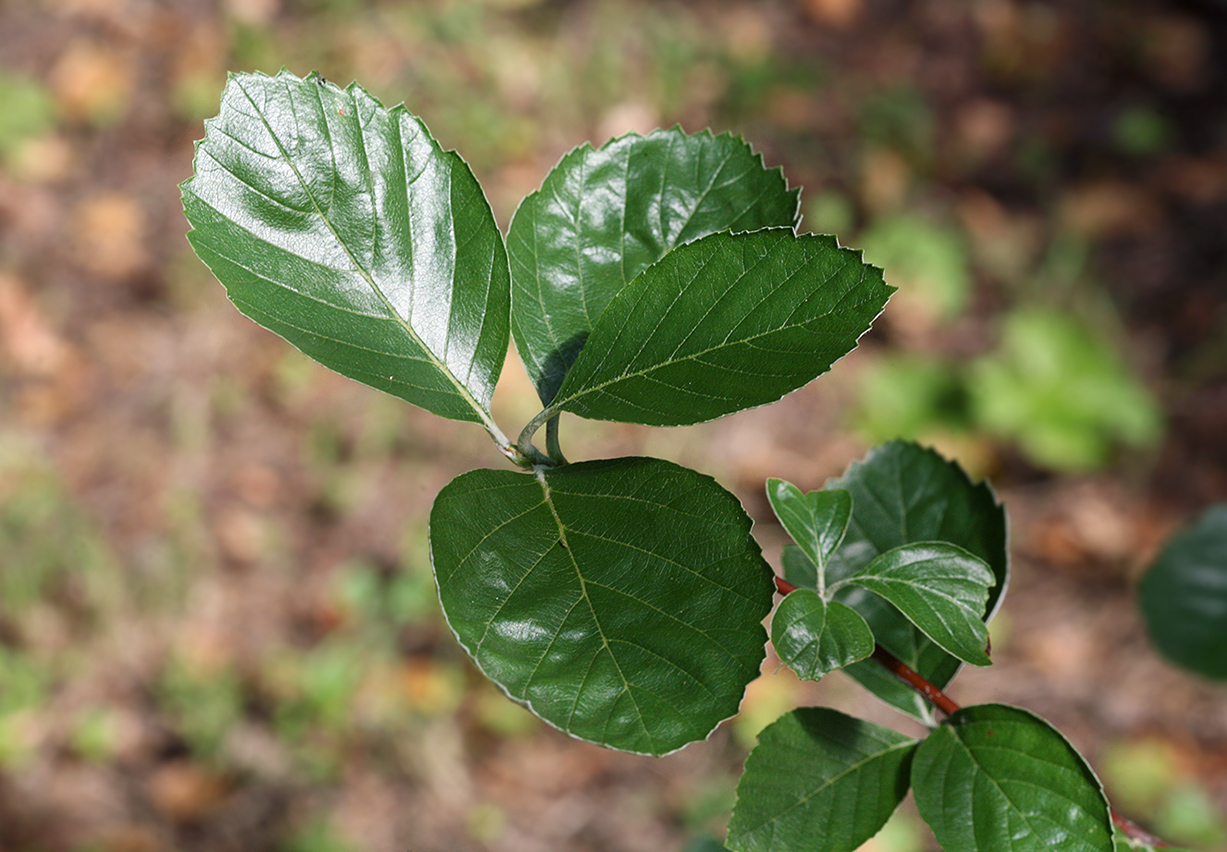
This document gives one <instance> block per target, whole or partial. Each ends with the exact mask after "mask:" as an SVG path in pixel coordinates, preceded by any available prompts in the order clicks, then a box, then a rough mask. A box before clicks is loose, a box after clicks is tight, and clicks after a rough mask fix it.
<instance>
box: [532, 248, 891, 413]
mask: <svg viewBox="0 0 1227 852" xmlns="http://www.w3.org/2000/svg"><path fill="white" fill-rule="evenodd" d="M891 289H892V288H890V287H889V286H887V285H886V284H885V283H884V282H883V281H882V271H881V270H880V269H877V268H876V267H873V266H869V265H867V264H865V263H863V262H862V261H861V256H860V253H859V252H855V251H852V250H851V249H846V248H840V247H839V245H838V244H837V243H836V242H835V238H834V237H822V236H816V235H814V234H805V235H803V236H796V235H795V234H793V233H792V231H790V230H787V229H783V228H776V229H772V230H765V231H755V232H753V233H746V234H723V233H722V234H713V235H711V236H708V237H703V238H702V239H699V240H696V241H695V242H692V243H688V244H687V245H684V246H681V247H680V248H676V249H674V250H673V251H671V252H670V253H669V254H667V255H665V256H664V257H663V258H662V259H661V260H659V261H657V262H656V263H655V264H654V265H652V266H650V267H648V268H647V269H645V270H644V271H643V273H641V274H640V275H639V276H638V277H637V278H635V279H634V280H633V281H632V282H631V283H630V284H628V285H626V286H625V287H624V288H622V290H621V291H619V292H618V294H617V295H616V296H614V297H613V299H612V300H611V301H610V303H609V307H607V308H606V309H605V313H604V314H602V316H601V319H600V321H599V322H598V323H597V324H596V326H595V327H594V328H593V330H592V335H591V336H590V337H589V338H588V343H587V345H586V346H585V348H584V349H583V351H582V352H580V355H579V357H578V358H577V359H576V361H575V365H574V366H573V367H572V368H571V371H570V372H569V373H568V374H567V377H566V380H565V381H564V382H563V385H562V387H561V388H560V389H559V391H558V396H557V397H556V398H555V400H554V402H553V405H552V406H551V408H552V409H553V410H562V411H570V412H572V413H574V414H579V415H580V416H583V417H589V418H592V419H596V420H617V421H622V422H627V423H643V424H647V425H652V426H683V425H687V424H691V423H700V422H702V421H705V420H712V419H714V418H716V417H720V416H723V415H725V414H731V413H733V412H735V411H741V410H742V409H746V408H752V407H754V406H757V405H764V404H766V403H769V402H774V401H776V400H777V399H779V398H780V397H782V396H784V395H785V394H787V393H789V392H791V391H794V390H796V389H797V388H799V387H801V386H802V385H804V384H806V383H808V382H810V381H811V380H813V379H814V378H816V377H817V376H819V375H821V374H822V373H824V372H826V370H827V369H828V368H829V367H830V366H831V364H832V363H833V362H835V361H836V360H837V359H839V358H841V357H843V356H844V355H846V354H847V353H848V352H850V351H852V349H853V348H854V347H855V346H856V341H857V338H859V337H860V336H861V335H862V334H863V333H864V332H865V331H866V330H867V329H868V328H869V324H870V323H871V322H872V321H873V319H874V317H876V316H877V315H878V314H879V313H881V311H882V307H883V306H884V305H885V304H886V299H887V297H888V296H889V295H890V292H891Z"/></svg>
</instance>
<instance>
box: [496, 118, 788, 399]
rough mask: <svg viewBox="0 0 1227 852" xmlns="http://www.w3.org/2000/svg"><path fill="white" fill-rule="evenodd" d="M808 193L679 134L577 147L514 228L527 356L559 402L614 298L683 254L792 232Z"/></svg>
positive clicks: (732, 146)
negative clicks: (724, 235)
mask: <svg viewBox="0 0 1227 852" xmlns="http://www.w3.org/2000/svg"><path fill="white" fill-rule="evenodd" d="M797 207H798V190H796V189H789V188H788V185H787V183H786V182H785V180H784V176H783V173H782V172H781V171H780V169H778V168H776V169H767V168H766V167H765V166H764V165H763V160H762V157H761V156H760V155H758V154H755V153H754V152H753V151H752V150H751V148H750V146H749V145H747V144H746V143H745V142H744V141H742V140H741V139H739V138H736V137H734V136H730V135H728V134H722V135H720V136H713V135H712V134H711V133H710V132H706V131H705V132H703V133H698V134H695V135H687V134H686V133H684V132H683V131H682V130H681V129H680V128H676V127H675V128H673V129H671V130H657V131H655V132H653V133H651V134H649V135H647V136H639V135H636V134H630V135H627V136H623V137H621V138H619V139H613V140H611V141H609V142H607V143H606V144H605V145H604V146H602V147H601V148H600V149H593V148H592V147H591V146H589V145H583V146H581V147H579V148H576V149H575V150H573V151H571V152H570V153H569V154H567V155H566V156H565V157H563V158H562V161H561V162H559V163H558V165H557V166H555V167H554V169H553V170H552V171H551V172H550V173H549V175H547V176H546V178H545V181H544V183H542V185H541V188H540V189H539V190H537V191H536V192H534V193H532V194H531V195H529V196H528V197H527V198H525V199H524V201H523V202H522V203H521V204H520V207H519V209H518V210H516V213H515V216H514V217H513V218H512V220H511V227H510V229H509V230H508V233H507V248H508V253H509V256H510V259H511V273H512V282H513V295H512V301H513V303H514V305H515V308H514V311H513V316H512V328H513V333H514V335H515V341H516V349H517V350H518V351H519V353H520V357H521V358H522V359H523V361H524V365H525V367H526V368H527V369H528V374H529V376H530V377H531V378H532V380H533V384H534V385H536V387H537V393H538V394H539V395H540V397H541V400H542V403H543V404H545V405H548V404H549V403H550V402H552V401H553V399H554V395H555V394H556V393H557V391H558V388H559V387H560V386H561V384H562V380H563V378H564V377H565V375H566V372H567V370H568V369H569V368H570V367H571V365H572V364H573V363H574V362H575V358H576V356H577V355H578V354H579V351H580V349H582V348H583V346H584V343H585V341H586V340H587V338H588V335H589V334H590V333H591V332H592V329H593V328H594V327H595V326H596V323H597V321H598V320H599V319H600V318H601V314H602V313H604V311H605V307H606V306H607V305H608V304H609V301H610V299H612V298H613V297H614V295H615V294H617V293H618V291H619V290H621V289H622V288H623V287H624V286H626V284H627V283H628V282H630V281H631V280H632V279H633V278H634V277H635V276H636V275H638V274H639V273H640V272H642V271H643V270H644V269H645V268H646V267H648V266H650V265H651V264H653V263H655V262H656V261H657V260H659V259H660V258H662V257H664V256H665V254H667V253H668V252H669V251H671V250H672V249H674V248H676V247H677V246H680V245H683V244H685V243H688V242H691V241H692V240H696V239H698V238H699V237H704V236H707V235H708V234H714V233H717V232H719V231H756V230H759V229H760V228H778V227H783V228H793V227H795V226H796V224H797Z"/></svg>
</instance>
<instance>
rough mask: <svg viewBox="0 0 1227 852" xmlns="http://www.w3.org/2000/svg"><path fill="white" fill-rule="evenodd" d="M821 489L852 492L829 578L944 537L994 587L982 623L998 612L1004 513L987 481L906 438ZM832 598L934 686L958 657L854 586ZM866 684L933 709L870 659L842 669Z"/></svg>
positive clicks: (900, 703) (911, 706)
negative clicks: (982, 569) (980, 566)
mask: <svg viewBox="0 0 1227 852" xmlns="http://www.w3.org/2000/svg"><path fill="white" fill-rule="evenodd" d="M827 488H843V489H847V490H848V491H849V492H851V494H852V522H851V523H850V524H849V525H848V533H847V535H846V536H845V537H844V543H843V545H842V546H841V547H840V549H839V550H838V551H836V553H835V554H834V555H833V556H832V557H831V560H830V563H829V564H828V565H827V582H828V583H829V584H830V583H835V582H838V581H839V580H841V579H843V578H845V577H849V576H851V575H853V574H855V573H856V572H857V571H859V570H861V569H862V568H864V567H865V566H866V565H868V564H869V563H870V562H872V561H873V560H874V559H876V558H877V557H878V556H880V555H881V554H883V553H885V552H887V551H888V550H892V549H894V548H896V547H899V546H901V545H904V544H910V543H914V542H919V541H945V542H949V543H950V544H955V545H958V546H959V547H961V548H963V549H964V550H967V551H970V552H971V553H972V554H974V555H975V556H977V557H979V558H980V559H983V560H984V561H985V562H986V563H987V564H988V566H989V568H990V569H991V570H992V572H993V577H994V578H995V579H996V585H994V586H993V587H992V588H991V589H990V590H989V596H988V605H987V607H986V614H985V620H986V621H987V619H988V616H989V615H991V614H992V612H993V611H995V610H996V608H997V606H998V604H999V603H1000V601H1001V596H1002V594H1003V593H1004V591H1005V587H1006V578H1007V573H1008V559H1007V554H1006V523H1005V510H1004V509H1003V508H1002V507H1001V504H1000V503H998V502H997V498H996V496H995V495H994V494H993V491H992V489H991V488H990V487H989V486H988V485H987V484H986V483H981V484H979V485H973V484H972V482H971V480H970V479H968V477H967V474H966V473H964V472H963V470H962V469H961V468H960V467H959V466H958V465H957V464H955V463H953V462H949V461H946V460H945V459H943V458H942V457H941V456H939V455H938V454H937V453H935V452H933V451H932V450H929V449H925V448H922V447H920V446H918V445H916V444H913V443H910V442H904V441H893V442H891V443H888V444H883V445H881V446H879V447H876V448H874V449H873V450H872V451H871V452H870V453H869V455H868V456H866V457H865V459H864V460H863V461H860V462H857V463H855V464H853V465H852V466H851V467H849V468H848V472H847V473H846V474H844V476H842V477H841V478H839V479H836V480H832V481H831V482H828V483H827ZM835 598H836V599H837V600H840V601H842V602H843V603H846V604H848V605H849V606H852V607H853V608H854V609H856V610H857V611H858V612H859V613H861V615H863V616H865V620H866V621H868V622H869V626H870V627H871V628H872V629H873V635H874V637H875V638H876V639H877V641H878V642H879V643H880V644H881V645H882V646H884V647H885V648H886V649H887V650H888V651H890V652H891V653H892V654H894V655H895V656H896V657H898V658H899V659H900V660H902V661H903V662H904V663H906V664H907V665H908V666H910V667H911V668H912V669H914V670H916V671H918V672H920V673H921V674H922V675H924V677H925V678H926V679H927V680H928V681H929V682H930V683H933V684H934V685H936V686H937V687H938V688H942V687H944V686H945V685H946V684H947V683H949V682H950V679H951V678H952V677H954V674H955V672H957V671H958V668H959V665H960V662H959V660H958V658H957V657H954V656H952V655H950V654H948V653H947V652H946V651H944V650H943V649H942V648H941V647H940V646H939V645H937V643H935V642H933V641H932V640H931V639H929V638H928V637H927V636H925V635H924V634H923V633H922V632H921V631H920V630H918V629H917V628H916V627H915V626H913V625H912V623H911V622H910V621H908V620H907V619H906V618H905V617H904V616H903V615H901V614H900V613H899V612H898V610H896V609H895V608H894V607H893V606H891V605H889V604H887V603H886V602H885V601H883V600H881V599H879V598H878V597H876V596H875V595H872V594H870V593H868V592H867V591H865V590H862V589H859V588H849V587H845V588H842V589H840V590H839V591H838V592H837V593H836V594H835ZM847 672H848V673H849V674H850V675H852V676H853V677H855V678H856V679H857V680H858V681H860V683H861V684H863V685H864V686H865V687H866V688H868V689H870V690H871V691H872V692H873V693H874V694H876V695H877V696H878V697H880V698H882V699H883V700H885V701H887V702H889V703H890V704H892V705H894V706H895V707H898V708H899V709H901V710H903V711H904V712H906V713H909V714H910V715H913V716H915V717H917V718H918V719H921V720H922V721H926V722H928V721H931V720H932V719H933V710H932V708H931V707H930V706H929V705H928V704H927V703H926V702H925V700H924V699H923V698H921V697H920V696H918V695H916V693H915V692H913V691H912V690H911V689H910V688H908V687H907V686H906V685H904V684H902V683H900V682H899V681H898V680H897V679H896V678H895V677H894V675H892V674H890V673H889V672H887V671H886V670H885V669H884V668H883V667H882V666H879V665H877V664H876V663H874V662H872V661H866V662H863V663H855V664H853V665H851V666H849V667H848V668H847Z"/></svg>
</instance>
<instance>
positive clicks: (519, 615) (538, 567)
mask: <svg viewBox="0 0 1227 852" xmlns="http://www.w3.org/2000/svg"><path fill="white" fill-rule="evenodd" d="M430 541H431V558H432V561H433V563H434V567H435V576H436V580H437V583H438V587H439V598H440V601H441V602H442V604H443V611H444V615H445V616H446V618H447V621H448V624H449V625H450V626H451V628H452V630H453V632H454V633H455V634H456V637H457V639H458V640H459V641H460V643H461V645H463V646H464V648H465V650H466V651H468V652H469V654H470V656H472V657H473V658H474V660H475V661H476V662H477V664H478V666H479V667H480V668H481V669H482V670H483V671H484V672H485V673H486V675H487V676H488V677H490V678H491V679H492V680H494V681H495V682H496V683H498V684H499V685H500V686H501V687H502V688H503V689H504V690H505V691H506V692H507V693H508V695H510V696H511V697H512V698H514V699H516V700H517V701H520V702H521V703H524V704H525V705H527V706H528V707H529V708H530V709H531V710H533V712H535V713H536V714H537V715H539V716H540V717H541V718H543V719H545V720H546V721H547V722H549V723H551V724H553V725H555V726H556V727H558V728H560V729H562V730H564V731H566V732H568V733H570V734H571V735H572V736H575V737H578V738H580V739H585V740H588V741H591V742H596V743H599V744H601V745H606V746H609V747H611V748H617V749H621V750H623V751H632V752H637V753H645V754H663V753H667V752H670V751H673V750H675V749H677V748H680V747H681V746H683V745H685V744H686V743H688V742H692V741H694V740H699V739H702V738H703V737H705V736H707V735H708V734H709V733H710V732H711V730H712V729H713V728H715V726H716V725H717V724H718V723H719V722H720V721H721V720H723V719H725V718H728V717H729V716H731V715H733V714H734V713H736V712H737V709H738V706H739V704H740V701H741V698H742V695H743V694H744V692H745V687H746V684H748V683H749V682H750V681H751V680H753V679H754V678H755V677H757V676H758V671H759V666H760V664H761V662H762V660H763V657H764V655H765V649H764V639H765V634H764V631H763V627H762V620H763V619H764V618H765V617H766V615H767V612H768V611H769V610H770V607H771V602H772V595H773V591H774V587H773V584H772V582H771V570H770V568H769V566H767V564H766V563H765V562H764V561H763V559H762V554H761V552H760V551H759V548H758V545H757V544H756V543H755V542H754V540H753V538H752V537H751V536H750V519H749V518H748V517H747V516H746V514H745V510H744V509H742V508H741V505H740V503H738V502H737V500H736V498H735V497H733V495H731V494H729V493H728V492H727V491H725V490H724V489H723V488H721V487H720V486H719V485H718V484H717V483H716V482H715V480H713V479H711V478H710V477H706V476H702V475H700V474H698V473H695V472H694V471H691V470H687V469H686V468H683V467H679V466H678V465H675V464H671V463H669V462H664V461H659V460H656V459H641V458H639V459H637V458H630V459H609V460H602V461H595V462H583V463H579V464H574V465H566V466H563V467H560V468H556V469H552V470H538V471H536V472H535V473H534V474H531V475H530V474H521V473H516V472H513V471H494V470H476V471H471V472H469V473H466V474H463V475H461V476H459V477H457V478H456V479H455V480H453V481H452V482H451V483H450V484H449V485H447V486H446V487H445V488H444V489H443V490H442V491H441V492H440V494H439V497H438V498H437V499H436V501H435V505H434V508H433V509H432V510H431V516H430Z"/></svg>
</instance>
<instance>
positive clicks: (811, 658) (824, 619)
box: [771, 589, 873, 680]
mask: <svg viewBox="0 0 1227 852" xmlns="http://www.w3.org/2000/svg"><path fill="white" fill-rule="evenodd" d="M771 644H772V645H773V646H774V647H775V651H776V653H777V654H779V657H780V660H782V661H783V662H784V664H785V665H787V666H788V667H789V668H790V669H792V670H793V671H794V672H796V673H797V676H798V677H801V678H804V679H806V680H819V679H820V678H821V677H822V676H823V675H825V674H827V673H829V672H833V671H835V670H836V669H842V668H843V667H844V666H846V665H849V664H851V663H855V662H856V661H857V660H863V659H865V658H866V657H868V656H869V655H870V654H872V653H873V633H872V632H871V631H870V630H869V625H868V624H866V623H865V619H863V618H861V617H860V615H858V614H857V612H856V610H854V609H852V608H851V607H847V606H844V605H843V604H841V603H839V601H831V602H830V603H827V602H826V601H825V600H823V599H822V598H821V597H819V596H818V594H817V593H815V592H812V591H810V590H809V589H797V590H796V591H793V592H789V593H788V594H787V595H785V596H784V600H782V601H780V605H779V606H778V607H776V610H775V614H774V615H773V616H772V617H771Z"/></svg>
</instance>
